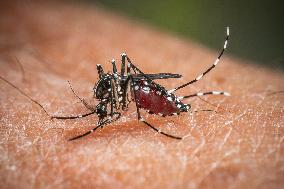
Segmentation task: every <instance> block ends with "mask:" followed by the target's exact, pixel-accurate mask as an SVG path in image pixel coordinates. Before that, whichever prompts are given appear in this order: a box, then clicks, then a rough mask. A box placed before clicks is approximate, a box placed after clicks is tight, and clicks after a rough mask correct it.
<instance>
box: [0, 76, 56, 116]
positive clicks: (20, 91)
mask: <svg viewBox="0 0 284 189" xmlns="http://www.w3.org/2000/svg"><path fill="white" fill-rule="evenodd" d="M0 79H1V80H3V81H4V82H6V83H7V84H9V85H10V86H11V87H13V88H14V89H16V90H17V91H18V92H19V93H21V94H22V95H24V96H25V97H27V98H28V99H29V100H31V101H32V102H34V103H35V104H37V105H38V106H39V107H40V108H41V109H42V110H43V111H44V112H45V114H46V115H47V116H49V117H51V116H50V115H49V114H48V112H47V111H46V110H45V109H44V107H43V106H42V105H41V104H40V103H39V102H37V101H36V100H34V99H32V98H31V97H30V96H29V95H27V94H26V93H25V92H24V91H22V90H21V89H19V88H18V87H17V86H16V85H14V84H13V83H11V82H10V81H8V80H6V79H5V78H3V77H2V76H0Z"/></svg>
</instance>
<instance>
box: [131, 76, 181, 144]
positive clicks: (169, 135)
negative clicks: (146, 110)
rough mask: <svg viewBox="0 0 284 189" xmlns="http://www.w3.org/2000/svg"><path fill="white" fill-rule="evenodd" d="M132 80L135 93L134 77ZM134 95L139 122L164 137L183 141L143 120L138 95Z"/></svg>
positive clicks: (132, 88)
mask: <svg viewBox="0 0 284 189" xmlns="http://www.w3.org/2000/svg"><path fill="white" fill-rule="evenodd" d="M130 80H131V83H132V85H131V90H132V91H134V82H133V79H132V76H131V75H130ZM133 94H134V99H135V104H136V112H137V117H138V120H139V121H141V122H143V123H144V124H145V125H147V126H149V127H150V128H152V129H153V130H154V131H156V132H157V133H160V134H162V135H164V136H167V137H170V138H173V139H178V140H180V139H182V137H178V136H174V135H171V134H167V133H165V132H163V131H161V130H160V129H157V128H156V127H154V126H153V125H151V124H150V123H148V122H147V121H146V120H145V119H144V118H142V116H141V114H140V109H139V106H138V104H137V98H136V95H135V91H134V92H133Z"/></svg>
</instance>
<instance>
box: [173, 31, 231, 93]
mask: <svg viewBox="0 0 284 189" xmlns="http://www.w3.org/2000/svg"><path fill="white" fill-rule="evenodd" d="M228 40H229V27H227V35H226V39H225V42H224V46H223V49H222V50H221V52H220V54H219V56H218V57H217V59H216V60H215V62H214V63H213V64H212V66H210V67H209V68H208V69H207V70H206V71H205V72H203V73H202V74H200V75H199V76H198V77H196V78H195V79H194V80H192V81H190V82H188V83H185V84H183V85H181V86H179V87H176V88H174V89H172V90H169V91H168V92H169V93H172V92H174V91H177V90H179V89H182V88H184V87H186V86H188V85H190V84H192V83H195V82H197V81H198V80H200V79H201V78H202V77H204V76H205V75H206V74H207V73H209V72H210V71H211V70H212V69H213V68H215V66H216V65H217V64H218V63H219V61H220V59H221V57H222V55H223V54H224V52H225V50H226V48H227V44H228Z"/></svg>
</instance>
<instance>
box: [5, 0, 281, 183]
mask: <svg viewBox="0 0 284 189" xmlns="http://www.w3.org/2000/svg"><path fill="white" fill-rule="evenodd" d="M0 21H1V22H0V28H1V29H0V36H1V43H0V44H1V45H0V52H1V53H0V62H1V63H0V75H1V76H2V77H3V78H5V79H7V80H9V81H10V82H11V83H13V84H15V85H16V86H18V87H19V88H20V89H21V90H23V91H24V92H25V93H27V94H28V95H29V96H31V97H32V98H34V99H36V100H37V101H38V102H40V103H41V104H42V105H43V106H44V108H45V109H46V110H47V111H48V112H49V113H54V114H62V115H63V114H64V115H77V114H79V113H84V112H85V113H86V111H87V110H86V108H85V107H84V106H83V105H82V104H81V103H80V102H79V103H78V99H76V98H75V97H74V95H73V93H72V91H70V90H69V86H68V84H67V81H68V80H70V81H71V83H72V85H73V88H74V90H75V91H76V92H77V93H78V95H79V96H80V97H83V98H84V99H86V101H87V102H88V103H90V104H96V103H97V102H96V101H94V100H93V98H92V95H93V94H92V87H93V86H94V82H95V81H97V79H98V78H97V73H96V67H95V66H96V64H98V63H99V64H102V65H103V66H104V68H105V70H111V63H110V60H111V59H112V57H113V56H115V57H113V58H116V59H119V58H120V57H119V56H116V55H119V53H121V52H122V51H126V52H127V53H128V55H131V58H132V59H133V61H135V64H136V65H137V66H139V68H141V70H143V71H145V72H146V73H166V72H172V73H178V74H181V75H183V78H182V79H170V80H165V81H162V80H161V81H160V80H159V81H158V82H159V83H160V84H162V85H163V86H166V88H167V89H172V88H174V87H176V86H179V85H181V84H183V83H185V82H186V81H189V80H191V79H193V78H195V77H196V76H197V75H198V74H199V73H200V70H204V69H205V68H207V67H208V66H209V64H211V62H212V60H213V61H214V59H215V56H216V54H217V52H215V51H210V50H208V49H207V48H205V47H201V46H200V45H197V44H194V43H193V42H191V41H186V42H185V41H184V40H183V39H180V38H177V37H172V36H169V35H166V34H162V33H161V32H158V31H155V30H153V29H151V28H148V27H146V26H144V25H140V24H138V23H133V22H132V21H129V20H127V19H126V18H123V17H120V16H117V15H114V14H113V13H110V12H108V11H106V10H102V9H99V8H97V7H91V8H90V7H86V6H84V5H80V6H75V5H74V4H69V5H67V4H65V3H61V4H56V3H43V2H42V3H32V2H26V3H21V2H17V3H15V2H14V3H10V4H9V3H7V5H6V6H5V10H4V9H3V8H1V17H0ZM19 23H21V24H19ZM233 31H234V29H233V28H231V34H232V35H233ZM220 35H221V34H220ZM221 45H222V42H220V47H221ZM157 47H158V48H157ZM15 57H17V58H18V59H19V61H20V62H21V64H22V66H23V68H24V70H25V77H24V80H23V79H22V74H21V70H20V69H19V68H18V67H17V66H15V63H14V62H15ZM247 63H248V62H247V61H243V60H236V59H234V58H232V57H230V55H229V54H226V56H224V57H223V58H222V63H221V64H220V65H218V68H217V69H215V70H214V72H210V74H208V75H206V77H204V78H203V79H202V80H201V81H200V82H198V83H196V84H194V85H193V86H191V87H188V88H184V89H181V90H180V91H177V93H178V94H192V93H197V92H200V91H207V90H210V89H216V90H226V91H228V92H230V93H231V96H230V97H226V98H225V97H222V96H208V97H204V99H202V100H201V99H199V98H192V99H190V100H188V103H190V104H191V105H192V109H193V110H200V109H213V110H214V111H213V112H197V113H192V114H182V115H180V116H172V117H166V118H162V117H159V116H155V115H149V114H147V113H145V112H143V111H142V114H143V116H144V117H145V118H146V119H147V121H149V122H151V123H152V124H153V125H155V126H157V127H158V128H159V129H162V130H163V131H165V132H167V133H172V134H175V135H178V136H185V137H184V139H183V140H172V139H169V138H167V137H164V136H161V135H159V134H157V133H155V132H153V131H152V130H151V129H149V128H148V127H146V126H144V125H143V124H141V123H139V122H138V121H137V119H136V112H135V106H133V104H132V105H130V107H129V109H128V111H126V112H124V114H123V115H122V118H121V119H120V120H118V121H117V122H115V123H113V124H111V125H108V126H106V127H104V128H103V129H101V130H97V131H96V132H95V133H94V134H92V135H89V136H88V137H84V138H82V139H80V140H75V141H72V142H69V141H68V139H69V138H71V137H73V136H76V135H77V134H79V133H83V132H84V131H86V130H89V129H91V128H93V127H94V124H96V122H97V117H96V116H91V117H86V118H83V119H80V120H63V121H62V120H50V119H49V117H48V116H46V114H45V113H44V112H43V111H42V110H41V109H40V108H39V107H38V106H37V105H35V104H34V103H32V102H30V101H29V100H28V99H27V98H26V97H24V96H23V95H21V94H20V93H18V92H17V91H16V90H15V89H14V88H12V87H11V86H9V85H7V84H6V83H5V82H2V81H0V88H1V90H0V127H1V130H0V133H1V138H0V154H1V155H0V165H1V166H0V185H1V187H2V188H83V187H89V188H281V187H282V186H283V184H284V183H283V166H284V159H283V157H284V146H283V145H284V144H283V141H284V134H283V125H284V124H283V123H284V120H283V112H284V108H283V107H284V99H283V98H284V96H283V93H281V92H280V93H274V92H277V91H283V82H284V77H283V73H279V72H277V71H275V70H267V69H264V68H260V67H257V66H254V65H250V64H247ZM273 93H274V94H273ZM203 100H206V101H207V102H205V101H203ZM208 102H209V103H210V104H213V106H212V105H210V104H209V103H208Z"/></svg>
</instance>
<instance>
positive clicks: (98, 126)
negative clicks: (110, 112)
mask: <svg viewBox="0 0 284 189" xmlns="http://www.w3.org/2000/svg"><path fill="white" fill-rule="evenodd" d="M115 114H117V115H118V116H117V117H116V118H115V119H112V117H111V116H110V117H109V118H108V119H106V120H105V121H102V122H100V123H99V124H98V125H97V126H96V127H95V128H93V129H91V130H89V131H88V132H86V133H84V134H81V135H78V136H76V137H73V138H70V139H69V141H72V140H76V139H79V138H82V137H84V136H86V135H89V134H91V133H92V132H94V131H96V130H97V129H98V128H100V127H103V126H105V125H107V124H110V123H112V122H114V121H116V120H118V119H119V118H120V116H121V114H120V113H118V112H115Z"/></svg>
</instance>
